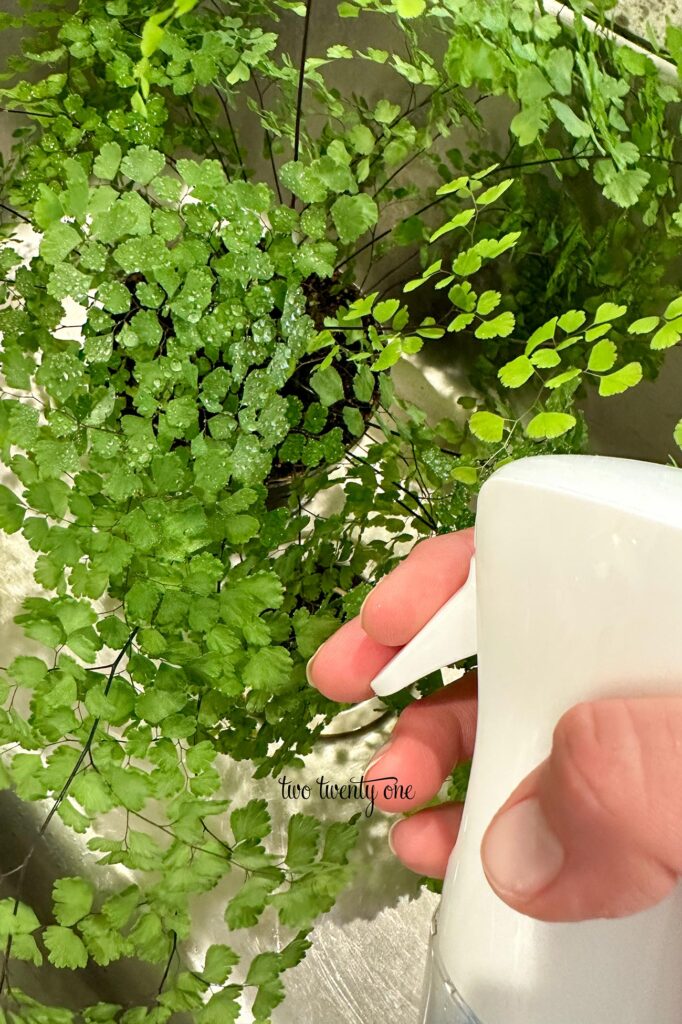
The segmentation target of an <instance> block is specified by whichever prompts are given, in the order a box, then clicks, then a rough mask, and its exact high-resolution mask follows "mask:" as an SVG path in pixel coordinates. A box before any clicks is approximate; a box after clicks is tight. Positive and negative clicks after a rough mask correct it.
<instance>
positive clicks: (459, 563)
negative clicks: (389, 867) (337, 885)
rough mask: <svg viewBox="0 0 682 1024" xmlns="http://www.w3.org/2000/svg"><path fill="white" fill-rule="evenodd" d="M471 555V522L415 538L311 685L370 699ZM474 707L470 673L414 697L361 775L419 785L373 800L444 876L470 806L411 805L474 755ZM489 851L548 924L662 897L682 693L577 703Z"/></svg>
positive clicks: (675, 820)
mask: <svg viewBox="0 0 682 1024" xmlns="http://www.w3.org/2000/svg"><path fill="white" fill-rule="evenodd" d="M472 553H473V530H462V531H460V532H458V533H452V534H445V535H443V536H439V537H433V538H431V539H429V540H425V541H421V542H420V543H419V544H417V545H416V546H415V547H414V548H413V550H412V551H411V552H410V554H409V555H408V556H407V558H406V559H405V560H404V561H403V562H402V563H401V564H400V565H399V566H398V567H397V568H396V569H395V570H394V571H393V572H392V573H390V574H389V575H388V576H386V577H384V579H382V580H381V581H380V582H379V584H378V585H377V586H376V587H375V588H374V590H373V591H372V592H371V593H370V595H369V597H368V599H367V600H366V602H365V604H364V606H363V608H362V610H361V613H360V615H359V616H357V617H356V618H354V619H352V620H351V621H349V622H347V623H345V624H344V625H343V626H342V627H341V628H340V629H339V630H338V631H337V632H336V633H335V634H334V635H333V636H331V637H330V638H329V640H327V641H326V642H325V643H324V644H323V645H322V646H321V647H320V648H319V649H318V651H317V652H316V653H315V655H314V656H313V658H312V659H311V661H310V662H309V664H308V678H309V681H310V682H311V684H312V685H313V686H315V687H317V688H318V689H319V690H320V691H321V692H322V693H324V694H325V695H326V696H327V697H329V698H331V699H332V700H337V701H343V702H352V703H354V702H359V701H362V700H366V699H367V698H369V697H371V696H372V690H371V688H370V685H369V683H370V680H371V679H372V678H373V677H374V676H375V675H376V674H377V672H378V671H379V669H380V668H382V667H383V666H384V665H385V664H386V663H387V662H388V661H389V660H390V659H391V658H392V657H393V655H394V654H395V653H396V649H399V648H400V647H401V646H402V645H404V644H406V643H407V642H408V641H409V640H411V639H412V637H413V636H415V635H416V633H418V632H419V630H420V629H421V628H422V626H424V625H425V623H426V622H427V621H428V620H429V619H430V618H431V616H432V615H433V614H434V613H435V612H436V611H437V610H438V609H439V608H440V607H441V606H442V605H443V604H444V602H445V601H446V600H447V599H448V598H449V597H451V596H452V594H454V593H455V592H456V591H457V590H458V589H459V587H460V586H461V585H462V584H463V583H464V581H465V579H466V577H467V575H468V571H469V561H470V559H471V555H472ZM681 669H682V666H681ZM476 713H477V705H476V676H475V673H469V674H468V675H466V676H465V677H464V678H463V679H461V680H458V681H457V682H456V683H455V684H453V685H452V686H449V687H446V688H445V689H443V690H440V691H438V692H437V693H435V694H433V695H432V696H430V697H427V698H424V699H422V700H418V701H415V702H414V703H413V704H411V705H410V706H409V707H408V708H406V709H405V711H403V713H402V714H401V715H400V717H399V719H398V721H397V723H396V725H395V727H394V729H393V733H392V735H391V737H390V739H389V743H388V744H387V746H386V747H385V748H382V749H381V750H380V751H379V752H377V754H375V755H374V758H373V759H372V761H371V762H370V767H369V768H368V769H367V770H366V772H365V778H366V780H367V781H368V782H371V781H372V779H373V778H375V779H376V778H380V777H382V776H385V775H395V776H397V778H398V780H399V782H400V783H401V784H402V785H403V787H406V786H407V785H408V784H411V785H412V787H413V791H414V799H412V800H409V801H408V800H400V799H390V800H386V799H383V798H382V796H381V795H380V794H379V795H378V796H377V800H376V804H377V806H378V807H379V808H381V809H382V810H384V811H387V812H392V813H403V812H407V811H409V812H411V813H410V816H409V817H407V818H401V819H399V820H398V821H397V823H396V824H395V825H394V826H393V829H392V832H391V839H390V842H391V847H392V849H393V851H394V853H395V855H396V856H397V857H398V858H399V859H400V860H401V861H402V862H403V864H405V865H406V866H407V867H408V868H411V869H412V870H413V871H415V872H417V873H419V874H426V875H430V876H432V877H442V876H443V875H444V873H445V868H446V865H447V861H448V857H449V854H450V851H451V850H452V847H453V845H454V843H455V840H456V837H457V830H458V828H459V823H460V820H461V813H462V807H461V805H458V804H441V805H440V806H438V807H436V808H424V809H422V810H417V813H412V812H414V811H415V810H416V809H418V808H419V807H420V806H422V805H424V804H425V803H427V802H428V801H429V800H431V799H432V797H434V796H435V795H436V794H437V792H438V790H439V789H440V787H441V785H442V783H443V782H444V780H445V779H446V778H447V777H448V775H449V774H450V772H451V770H452V768H453V767H454V766H455V764H457V763H458V762H460V761H463V760H466V759H468V758H469V757H471V755H472V753H473V749H474V742H475V735H476ZM520 713H522V709H520ZM377 755H378V756H377ZM376 788H377V790H380V789H381V787H379V786H377V787H376ZM481 857H482V862H483V867H484V870H485V873H486V876H487V878H488V881H489V883H490V885H491V886H492V888H493V889H494V890H495V891H496V892H497V894H498V895H499V896H500V897H501V898H502V899H503V900H504V901H505V902H506V903H508V904H509V905H510V906H511V907H514V908H515V909H516V910H518V911H520V912H521V913H524V914H527V915H528V916H530V917H535V918H538V919H539V920H543V921H580V920H585V919H588V918H597V917H623V916H625V915H627V914H632V913H635V912H637V911H640V910H644V909H646V908H648V907H650V906H653V905H654V904H655V903H657V902H659V901H660V900H661V899H663V898H664V897H665V896H666V895H667V894H668V893H669V892H670V891H671V890H672V888H673V887H674V886H675V884H676V883H677V881H678V878H679V876H680V875H681V874H682V698H676V697H649V698H642V699H635V700H633V699H627V700H626V699H611V700H600V701H594V702H591V703H584V704H579V705H577V706H576V707H574V708H572V709H571V710H570V711H568V712H567V713H566V714H565V715H564V716H563V718H562V719H561V720H560V721H559V723H558V725H557V727H556V729H555V732H554V739H553V745H552V750H551V753H550V755H549V757H548V758H547V760H546V761H544V762H543V763H542V764H540V765H538V766H537V768H536V769H535V770H534V771H533V772H532V773H531V774H530V775H529V776H528V777H527V778H526V779H524V781H523V782H522V783H521V784H520V785H519V786H518V787H517V788H516V789H515V790H514V792H513V793H511V794H510V795H509V798H508V800H507V801H506V802H505V804H504V805H503V806H502V807H501V808H500V810H499V811H498V813H497V814H496V815H495V817H494V818H493V820H492V822H491V823H490V826H489V827H488V830H487V832H486V834H485V836H484V838H483V843H482V846H481Z"/></svg>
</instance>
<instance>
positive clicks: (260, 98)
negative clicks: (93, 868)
mask: <svg viewBox="0 0 682 1024" xmlns="http://www.w3.org/2000/svg"><path fill="white" fill-rule="evenodd" d="M253 84H254V85H255V87H256V92H257V93H258V102H259V103H260V105H261V108H262V109H263V110H265V107H264V105H263V90H262V89H261V87H260V84H259V82H258V79H257V78H256V76H255V75H254V76H253ZM263 131H264V132H265V143H266V145H267V147H268V155H269V157H270V166H271V167H272V177H273V179H274V182H275V188H276V189H277V197H278V199H279V201H280V203H281V202H283V199H282V187H281V185H280V183H279V174H278V171H277V164H276V163H275V153H274V150H273V148H272V136H271V135H270V132H269V131H268V130H267V128H265V126H264V127H263Z"/></svg>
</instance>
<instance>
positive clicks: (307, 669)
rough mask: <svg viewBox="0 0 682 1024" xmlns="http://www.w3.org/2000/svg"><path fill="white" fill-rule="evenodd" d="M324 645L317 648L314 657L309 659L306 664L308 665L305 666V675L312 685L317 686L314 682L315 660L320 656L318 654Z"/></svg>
mask: <svg viewBox="0 0 682 1024" xmlns="http://www.w3.org/2000/svg"><path fill="white" fill-rule="evenodd" d="M322 646H323V645H320V647H318V648H317V650H316V651H315V653H314V654H313V656H312V658H310V659H309V661H308V663H307V664H306V667H305V677H306V679H307V680H308V683H309V684H310V686H315V683H314V682H313V679H312V670H313V662H314V661H315V658H316V657H317V656H318V654H319V653H320V651H321V650H322ZM315 689H317V687H315Z"/></svg>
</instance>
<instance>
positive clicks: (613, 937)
mask: <svg viewBox="0 0 682 1024" xmlns="http://www.w3.org/2000/svg"><path fill="white" fill-rule="evenodd" d="M543 463H544V465H542V464H543ZM531 464H532V465H531ZM476 591H477V596H476V604H477V635H478V666H479V714H478V720H479V724H478V731H477V737H476V752H475V756H474V761H473V765H472V772H471V779H470V783H469V790H468V793H467V800H466V804H465V810H464V815H463V820H462V825H461V829H460V833H459V838H458V841H457V844H456V847H455V849H454V851H453V854H452V856H451V858H450V862H449V865H448V871H447V875H446V879H445V883H444V888H443V898H442V901H441V906H440V909H439V913H438V929H437V934H436V935H435V936H434V937H433V940H432V952H431V957H432V960H431V965H430V968H429V979H428V983H427V997H426V1000H425V1003H426V1005H425V1009H424V1012H423V1021H424V1024H644V1022H647V1021H656V1022H657V1024H679V1021H680V1020H682V971H681V970H680V968H679V963H680V956H682V888H679V887H678V888H677V889H676V890H675V891H674V893H673V894H672V895H671V896H670V897H668V898H667V899H666V900H664V901H663V902H662V903H661V904H659V905H658V906H656V907H654V908H652V909H651V910H648V911H645V912H643V913H639V914H636V915H633V916H631V917H628V918H623V919H620V920H594V921H589V922H580V923H568V924H564V923H545V922H540V921H536V920H534V919H532V918H530V917H527V916H525V915H523V914H520V913H518V912H516V911H514V910H512V909H510V908H509V907H508V906H507V905H506V904H505V903H503V902H502V900H500V899H499V898H498V897H497V896H496V895H495V893H494V892H493V890H492V889H491V887H490V886H489V884H488V882H487V880H486V878H485V875H484V873H483V867H482V862H481V856H480V845H481V840H482V838H483V834H484V832H485V830H486V828H487V826H488V824H489V823H490V821H491V819H492V818H493V816H494V814H495V813H496V811H497V810H498V808H499V807H500V806H501V805H502V804H503V803H504V802H505V800H506V799H507V797H508V796H509V795H510V793H511V792H512V791H513V789H514V788H515V787H516V786H517V785H518V783H519V782H520V781H521V780H522V779H523V778H524V777H525V776H526V775H527V774H528V773H529V772H531V771H532V770H533V769H534V768H536V767H537V766H538V765H539V764H540V763H541V762H542V761H543V760H544V759H545V758H546V757H547V756H548V755H549V753H550V750H551V745H552V736H553V732H554V729H555V726H556V725H557V723H558V722H559V720H560V719H561V717H562V715H563V714H564V712H566V711H567V710H568V709H569V708H571V707H573V706H574V705H576V704H579V703H580V702H584V701H592V700H595V699H600V698H608V697H641V696H647V695H652V696H653V695H663V694H676V695H680V694H682V628H680V612H681V611H682V474H680V473H679V470H674V469H671V468H669V467H661V466H652V465H649V464H644V463H635V462H627V461H626V460H614V459H600V458H597V457H590V456H578V457H570V456H548V457H538V458H535V459H527V460H521V461H520V462H518V463H515V464H511V465H509V466H507V467H504V469H502V470H500V471H498V472H497V473H496V474H494V475H493V477H491V478H490V480H489V481H488V482H487V483H486V484H485V485H484V488H483V489H482V491H481V495H480V499H479V506H478V514H477V521H476ZM455 685H456V684H455ZM586 721H588V722H589V719H588V718H586ZM616 756H617V752H616ZM623 769H624V785H627V765H624V766H623ZM614 868H615V870H617V869H618V865H617V864H616V865H614Z"/></svg>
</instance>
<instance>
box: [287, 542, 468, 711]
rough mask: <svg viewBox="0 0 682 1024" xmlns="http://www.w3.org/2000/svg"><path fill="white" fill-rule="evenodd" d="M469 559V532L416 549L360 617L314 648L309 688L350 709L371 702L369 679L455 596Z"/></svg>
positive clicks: (369, 600) (370, 599)
mask: <svg viewBox="0 0 682 1024" xmlns="http://www.w3.org/2000/svg"><path fill="white" fill-rule="evenodd" d="M472 553H473V529H469V530H461V531H459V532H458V533H452V534H444V535H443V536H440V537H431V538H429V539H428V540H424V541H421V542H420V543H419V544H417V545H416V547H414V548H413V549H412V551H411V552H410V554H409V555H408V556H407V557H406V559H405V561H404V562H402V563H401V564H400V565H399V566H398V567H397V568H396V569H394V570H393V572H391V573H389V574H388V575H387V576H386V577H384V579H382V580H381V582H380V583H378V584H377V586H376V587H375V589H374V590H373V591H372V592H371V593H370V595H369V597H368V598H367V600H366V601H365V603H364V605H363V607H362V609H361V614H360V616H359V617H357V616H356V618H354V619H351V620H350V621H349V622H346V623H345V624H344V625H343V626H341V628H340V629H339V630H337V631H336V633H334V634H333V636H331V637H330V638H329V639H328V640H327V641H325V643H324V644H322V646H321V647H320V648H318V650H317V651H316V652H315V654H314V655H313V657H312V658H311V660H310V661H309V662H308V670H307V674H308V682H309V683H310V684H311V685H312V686H315V687H316V688H317V689H318V690H321V691H322V693H324V694H325V695H326V696H327V697H330V698H331V699H332V700H338V701H344V702H351V703H354V702H357V701H362V700H367V699H368V698H369V697H373V696H374V692H373V690H372V688H371V686H370V683H371V681H372V679H374V677H375V676H376V675H377V674H378V673H379V672H380V670H381V669H382V668H383V667H384V665H386V664H387V663H388V662H389V661H390V660H391V658H393V657H394V656H395V654H397V652H398V650H399V649H400V647H401V646H403V645H404V644H406V643H407V642H408V641H409V640H411V639H412V638H413V637H414V636H415V635H416V634H417V633H418V632H419V630H420V629H421V628H422V627H423V626H425V625H426V623H427V622H428V620H429V619H430V618H431V617H432V615H434V614H435V613H436V612H437V611H438V609H439V608H440V607H441V605H443V604H444V603H445V602H446V601H447V600H448V598H449V597H452V595H453V594H454V593H455V592H456V591H457V590H459V588H460V587H461V585H462V584H463V583H464V581H465V580H466V578H467V576H468V573H469V563H470V561H471V556H472ZM313 661H314V667H313Z"/></svg>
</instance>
